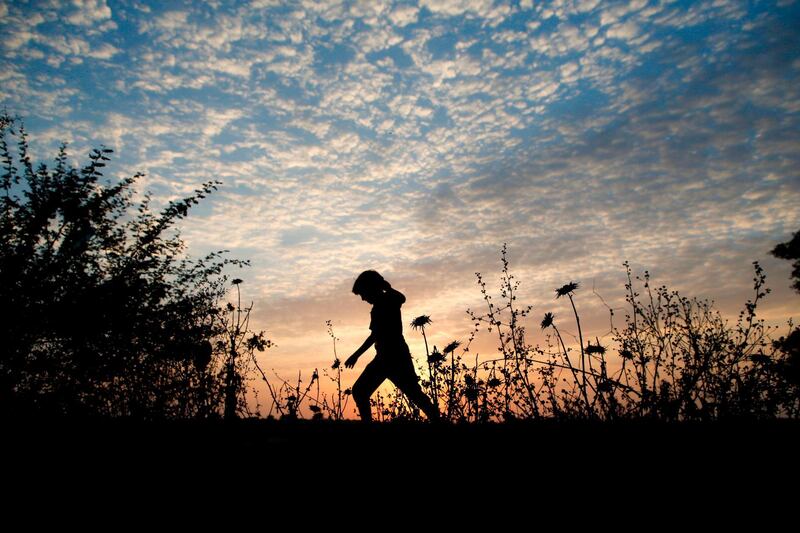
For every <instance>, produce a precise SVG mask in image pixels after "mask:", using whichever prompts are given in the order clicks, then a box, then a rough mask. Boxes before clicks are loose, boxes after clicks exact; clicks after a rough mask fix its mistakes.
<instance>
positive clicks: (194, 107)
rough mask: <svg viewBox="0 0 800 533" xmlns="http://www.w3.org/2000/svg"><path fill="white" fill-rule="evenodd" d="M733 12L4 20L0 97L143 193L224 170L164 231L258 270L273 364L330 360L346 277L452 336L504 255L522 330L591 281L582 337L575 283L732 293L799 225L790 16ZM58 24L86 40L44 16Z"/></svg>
mask: <svg viewBox="0 0 800 533" xmlns="http://www.w3.org/2000/svg"><path fill="white" fill-rule="evenodd" d="M737 4H738V3H736V2H733V3H724V4H721V3H719V2H695V3H691V5H682V4H678V3H666V4H654V3H648V2H628V3H614V4H607V3H602V2H597V1H596V0H592V1H583V2H577V1H554V2H551V3H548V4H547V5H544V4H540V3H527V2H521V3H520V4H519V9H518V8H517V7H516V6H515V5H514V4H506V3H503V2H492V1H485V2H468V1H451V2H422V3H421V4H420V6H419V8H417V7H415V6H413V5H409V4H408V3H394V4H390V3H381V4H377V3H374V2H366V3H363V4H353V3H344V2H328V3H320V2H300V3H286V2H272V1H269V2H265V1H259V2H255V3H251V4H244V3H242V4H235V5H234V4H230V5H225V6H219V7H220V9H217V8H216V7H215V6H211V5H210V6H206V7H204V8H203V9H199V8H194V7H185V8H182V9H180V10H174V9H170V8H167V9H166V10H165V8H163V7H162V6H160V5H157V4H156V3H148V4H139V5H136V6H133V7H129V6H127V5H124V4H120V5H119V7H118V8H117V7H116V5H117V4H114V6H115V7H114V12H113V13H112V14H110V15H109V16H108V17H106V16H105V15H104V14H103V13H105V11H104V9H103V6H105V4H104V3H102V2H94V3H85V4H82V5H81V6H80V7H81V10H77V8H76V7H75V6H72V5H65V6H63V9H61V10H57V11H56V10H45V9H42V10H41V12H33V11H36V9H35V8H33V7H32V6H29V5H27V4H26V5H22V4H10V5H9V7H8V15H7V17H4V18H6V19H7V20H10V21H12V22H9V24H10V23H13V24H19V30H18V31H17V32H12V33H9V32H7V33H8V35H9V37H8V38H7V39H6V40H5V41H4V45H3V46H4V50H5V51H6V60H5V61H4V62H3V63H2V65H0V80H2V84H0V86H1V87H2V89H1V92H0V95H1V96H2V103H3V104H4V105H7V106H8V107H9V109H10V110H13V111H18V112H19V113H20V114H23V115H26V116H29V117H31V119H32V120H33V122H34V124H36V129H37V130H38V131H36V132H35V135H34V136H35V137H37V139H38V140H37V141H35V142H36V143H40V144H41V146H38V145H37V150H41V153H50V152H48V150H46V149H45V147H46V146H49V147H50V148H52V147H54V146H57V142H58V141H59V140H61V139H64V140H68V141H70V142H71V143H73V144H72V146H73V148H74V150H75V154H76V157H80V156H82V155H83V154H85V153H87V152H88V150H89V148H90V147H91V146H94V145H97V144H99V143H101V142H102V143H106V144H109V145H112V146H113V147H114V148H115V149H118V152H117V154H116V156H115V157H118V158H119V159H115V161H114V162H113V164H112V166H113V167H114V171H113V172H115V173H116V174H115V175H120V176H121V175H130V174H132V173H133V172H135V171H136V170H145V171H146V172H147V176H146V177H145V178H144V179H143V180H142V183H141V186H142V187H143V188H149V189H152V190H154V191H155V192H156V197H157V198H158V199H161V200H164V201H166V199H168V198H174V197H179V196H181V195H184V194H187V193H189V192H191V191H192V190H193V189H194V188H195V187H196V186H197V184H198V183H200V182H202V181H206V180H208V179H213V178H219V179H222V180H223V181H224V186H223V187H222V190H220V191H219V192H218V193H217V194H215V195H212V197H210V198H209V199H208V201H207V203H206V205H204V206H202V207H201V208H199V209H198V210H197V212H196V213H195V214H193V216H191V217H189V218H188V219H187V220H186V221H185V225H183V226H182V229H183V235H184V236H185V238H186V239H187V242H188V243H189V249H190V252H191V253H192V254H195V255H199V254H201V253H203V252H205V251H211V250H216V249H223V248H229V249H231V250H232V251H233V255H235V256H240V257H248V258H250V259H251V260H252V263H253V267H252V268H251V269H249V270H247V271H245V272H243V273H242V274H241V276H240V277H244V278H246V280H245V281H246V284H245V285H244V287H245V288H246V291H247V293H248V297H250V298H251V299H254V300H256V301H257V302H258V304H257V306H256V309H257V310H258V313H257V318H258V323H259V324H260V325H263V327H265V328H267V329H268V331H269V330H271V331H274V332H275V334H276V335H277V336H278V338H277V339H276V340H277V341H278V344H279V347H280V351H279V352H275V354H271V355H270V357H276V358H278V359H280V358H285V359H280V360H279V361H277V362H276V364H278V365H279V366H280V365H285V367H286V368H292V367H297V366H302V365H305V364H312V363H316V362H319V361H323V360H325V358H326V357H327V356H326V355H324V354H327V353H328V345H327V343H328V341H329V338H328V337H327V334H326V332H325V327H324V321H325V320H326V319H329V318H332V319H335V321H336V327H337V329H338V330H341V332H342V337H343V338H344V339H346V341H345V342H346V343H349V344H347V345H348V346H350V345H353V346H357V345H358V344H359V343H360V342H361V341H363V338H360V337H363V334H364V333H365V327H366V323H365V322H366V318H365V317H366V315H367V313H368V306H365V304H363V302H360V301H359V300H358V299H357V298H354V297H353V298H350V294H349V290H350V285H351V284H352V281H353V279H354V276H355V275H357V274H358V273H359V272H360V271H362V270H364V269H367V268H376V269H378V270H379V271H381V272H384V273H385V274H386V275H387V277H389V279H391V281H392V283H393V284H396V286H397V287H399V288H401V290H403V291H404V292H405V293H406V294H407V296H408V297H409V300H408V305H407V307H404V319H406V321H408V320H410V318H413V316H412V315H413V314H415V313H416V314H423V313H425V314H432V316H434V320H435V325H436V328H435V331H434V330H432V332H431V334H432V335H433V336H434V337H435V342H437V343H444V342H449V341H450V340H452V339H453V338H463V337H464V336H465V335H466V334H467V333H468V331H469V329H470V325H469V322H468V321H467V320H466V314H465V313H464V310H465V309H466V307H473V308H477V307H478V306H480V305H483V304H482V302H481V298H480V292H479V290H478V288H477V286H476V284H475V272H476V271H481V272H484V273H486V274H487V275H488V276H490V278H489V282H490V283H491V284H492V285H494V284H496V283H495V282H496V278H497V276H498V268H499V250H500V246H501V245H502V243H503V242H508V243H509V250H510V252H509V253H510V257H511V259H512V266H513V268H514V271H515V272H516V273H517V274H518V277H519V279H521V280H522V281H523V287H524V288H523V289H522V290H523V295H524V296H525V298H526V299H529V300H530V301H531V302H532V303H534V305H536V306H537V308H536V309H537V311H538V310H542V311H543V310H551V309H552V310H554V311H556V313H557V314H559V315H561V316H563V317H566V316H569V310H567V309H561V308H560V307H558V306H559V305H561V304H560V302H554V300H553V298H552V291H553V288H554V287H556V286H559V285H560V284H563V283H565V282H566V281H569V280H570V279H576V280H578V281H582V282H585V285H584V286H585V287H586V289H587V290H586V291H585V292H584V293H583V294H585V296H583V295H582V300H581V305H582V306H584V305H585V306H587V309H589V310H592V313H590V314H594V313H595V311H597V316H600V317H601V318H599V319H594V318H589V317H587V321H588V322H589V323H591V324H592V327H593V328H595V331H597V332H598V333H599V334H602V333H603V332H602V331H600V330H601V329H602V328H606V329H607V323H606V322H605V321H606V319H607V317H606V316H605V315H603V314H602V309H601V307H602V306H599V303H598V301H596V298H595V297H594V296H593V295H592V294H591V291H590V290H589V287H591V284H592V282H593V281H594V282H595V286H596V288H597V290H598V292H599V293H601V294H602V295H603V297H604V298H606V299H607V300H608V301H612V300H614V299H615V298H618V297H619V296H620V294H621V293H620V290H621V287H622V284H623V283H624V279H623V275H624V272H623V271H622V270H621V267H620V263H621V262H622V261H623V260H625V259H630V260H631V261H633V262H634V264H635V266H636V268H637V269H641V268H650V269H651V271H653V272H654V274H657V275H658V279H659V281H660V282H663V283H667V284H669V285H675V286H676V287H678V288H681V289H685V290H686V291H688V292H689V293H690V294H692V293H698V292H702V293H704V294H708V295H711V296H715V295H716V294H719V295H720V297H721V298H723V299H725V301H726V302H728V301H730V302H732V301H734V300H735V299H736V298H735V296H739V295H743V294H745V292H746V291H748V290H749V288H748V287H747V282H748V280H749V279H750V274H749V272H748V271H747V270H748V268H749V264H750V261H751V260H753V259H763V258H764V257H765V255H766V250H765V249H764V248H765V245H764V243H769V242H777V241H778V240H779V239H785V238H786V236H787V235H788V234H789V233H790V232H791V231H793V230H794V229H796V226H797V225H798V224H800V219H798V215H797V211H796V209H795V208H794V205H795V204H796V203H797V201H798V199H800V198H799V197H800V190H799V189H800V188H799V187H798V185H797V184H798V183H800V176H799V175H798V171H797V168H800V165H799V164H798V163H800V161H798V153H800V150H798V148H799V147H800V138H799V137H798V134H797V132H798V131H800V128H798V127H797V126H798V113H800V90H799V89H797V87H800V83H797V81H798V77H800V66H799V64H798V61H797V58H796V53H795V51H796V50H797V45H798V42H797V40H798V38H797V32H796V31H794V27H795V26H796V24H795V21H796V20H797V11H796V8H794V7H791V6H789V7H786V8H781V9H782V11H776V12H774V13H773V12H771V11H770V12H768V11H769V10H766V11H764V12H763V13H759V14H748V13H747V12H745V11H743V10H742V9H741V5H737ZM3 5H5V4H3ZM776 9H777V8H776ZM76 13H81V15H80V17H82V18H81V20H89V18H90V17H91V16H95V17H96V23H95V24H93V25H80V24H79V23H77V22H76V23H75V24H71V25H68V26H66V28H68V30H66V29H64V28H65V26H58V25H55V24H43V22H45V21H48V22H53V21H55V20H56V18H57V17H58V16H62V17H63V18H66V17H68V16H70V15H75V16H78V15H76ZM90 13H95V15H90ZM112 15H113V18H109V17H111V16H112ZM103 17H104V18H103ZM76 20H78V19H76ZM710 20H714V21H715V23H714V24H708V25H704V24H702V23H703V22H707V21H710ZM109 22H113V23H114V24H116V25H117V26H118V27H117V28H114V27H113V26H111V25H109V26H108V27H107V29H104V30H103V31H99V30H98V29H99V28H100V26H101V25H102V24H104V23H105V24H107V23H109ZM3 23H5V21H3ZM95 26H97V27H95ZM678 27H682V28H692V31H679V32H678V31H675V28H678ZM95 30H98V31H95ZM437 43H438V44H441V43H445V44H446V45H447V46H444V47H440V48H444V49H445V51H444V52H441V50H439V48H437ZM111 60H113V61H111ZM77 61H81V62H82V63H81V64H80V65H79V64H76V62H77ZM766 261H769V260H768V259H766ZM765 264H769V265H771V268H775V269H778V268H780V267H779V263H776V262H771V263H770V262H767V263H765ZM237 275H239V274H238V273H237ZM781 275H784V277H785V276H786V275H788V273H787V272H782V273H781ZM778 277H779V276H777V275H776V280H777V279H778ZM785 285H788V284H785ZM715 288H716V289H715ZM715 290H716V293H715ZM776 292H777V291H776ZM788 294H789V293H788V289H787V291H786V292H785V293H780V294H776V295H775V296H777V299H776V302H777V303H776V304H775V305H776V307H775V308H774V309H783V308H786V306H787V303H786V302H788V301H789V300H788ZM598 306H599V307H598ZM781 306H783V307H781ZM730 309H732V307H731V308H730ZM775 313H776V316H777V313H778V311H775ZM565 320H566V319H565ZM534 329H535V328H534ZM409 339H411V340H410V342H411V343H412V349H413V350H414V351H415V352H416V353H419V351H420V350H422V349H424V347H421V345H420V343H419V340H420V339H419V338H418V337H415V336H412V335H411V334H409ZM478 346H479V347H480V350H481V353H490V352H491V350H492V349H493V348H492V346H493V341H491V340H482V341H480V343H479V344H478Z"/></svg>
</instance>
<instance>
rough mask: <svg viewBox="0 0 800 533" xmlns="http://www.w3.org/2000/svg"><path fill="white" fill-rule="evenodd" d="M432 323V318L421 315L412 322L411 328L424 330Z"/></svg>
mask: <svg viewBox="0 0 800 533" xmlns="http://www.w3.org/2000/svg"><path fill="white" fill-rule="evenodd" d="M430 323H431V317H430V316H428V315H420V316H418V317H417V318H415V319H414V320H412V321H411V327H412V328H413V329H419V328H424V327H425V326H427V325H428V324H430Z"/></svg>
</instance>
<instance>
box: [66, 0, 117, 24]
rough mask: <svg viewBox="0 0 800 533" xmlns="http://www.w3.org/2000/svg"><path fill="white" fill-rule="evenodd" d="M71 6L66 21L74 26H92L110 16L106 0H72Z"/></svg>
mask: <svg viewBox="0 0 800 533" xmlns="http://www.w3.org/2000/svg"><path fill="white" fill-rule="evenodd" d="M72 6H73V8H72V9H71V10H70V12H69V14H68V15H67V16H66V21H67V22H69V23H70V24H74V25H76V26H92V25H94V24H97V23H98V22H101V21H104V20H107V19H110V18H111V8H110V7H108V4H107V3H106V0H72Z"/></svg>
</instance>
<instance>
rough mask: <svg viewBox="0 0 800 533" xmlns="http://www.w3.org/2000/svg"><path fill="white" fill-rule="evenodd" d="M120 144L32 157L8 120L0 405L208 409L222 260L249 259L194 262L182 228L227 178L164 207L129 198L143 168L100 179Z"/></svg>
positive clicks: (174, 411)
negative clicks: (38, 159) (74, 162)
mask: <svg viewBox="0 0 800 533" xmlns="http://www.w3.org/2000/svg"><path fill="white" fill-rule="evenodd" d="M11 140H13V141H15V142H16V145H17V147H16V150H15V152H16V153H15V154H14V153H12V152H14V150H12V148H10V147H9V142H10V141H11ZM111 152H112V151H111V150H109V149H107V148H103V147H101V148H100V149H95V150H93V151H92V152H91V154H90V155H89V162H88V164H87V165H86V166H84V167H83V168H80V169H77V168H73V167H72V166H71V165H70V164H69V163H68V159H67V150H66V145H62V146H61V148H60V150H59V152H58V156H57V157H56V159H55V164H54V166H53V168H48V167H47V166H46V165H45V164H40V165H38V166H34V164H33V162H32V161H31V158H30V153H29V149H28V141H27V135H26V133H25V130H24V127H23V126H22V125H21V124H20V122H19V121H18V120H17V119H14V118H11V117H9V116H8V115H7V114H6V113H3V115H2V117H0V157H1V158H2V162H1V164H2V169H0V172H2V175H1V176H0V196H2V197H1V198H0V206H1V207H0V209H1V211H2V212H0V239H2V241H1V242H0V302H2V306H3V312H2V320H0V346H2V352H1V355H0V410H4V411H6V412H27V413H29V412H32V411H35V412H37V413H42V412H44V413H51V414H53V413H58V414H102V415H129V416H137V417H144V418H152V417H175V416H210V415H212V414H213V413H217V412H219V410H220V409H219V407H220V405H221V400H222V397H223V396H224V394H223V392H224V391H223V387H222V386H221V385H220V381H221V380H220V375H219V374H220V372H219V368H218V367H219V364H218V360H219V359H220V356H219V355H218V354H216V353H215V350H214V347H213V346H214V345H213V344H212V342H211V340H212V339H213V338H214V337H215V336H217V335H219V334H221V331H220V329H221V326H220V321H219V320H218V319H217V317H218V316H219V313H220V309H219V307H218V301H219V299H220V298H221V297H222V296H223V294H224V292H225V277H224V276H222V275H221V271H222V269H223V267H224V266H225V265H226V264H238V265H239V266H242V265H245V264H247V262H246V261H238V260H231V259H223V258H222V254H223V253H224V251H220V252H214V253H211V254H209V255H207V256H206V257H204V258H202V259H199V260H189V259H186V258H185V257H184V256H183V252H184V248H185V245H184V243H183V241H182V240H181V239H180V236H179V234H178V232H177V231H175V230H174V225H175V224H176V222H177V221H179V220H180V219H182V218H183V217H185V216H186V215H187V213H188V211H189V209H190V208H191V207H192V206H193V205H195V204H197V203H198V201H199V200H201V199H203V198H205V197H206V195H208V194H209V193H210V192H212V191H213V190H215V189H216V188H217V185H218V184H219V182H217V181H209V182H206V183H204V184H203V185H201V186H200V187H199V188H198V189H197V190H195V191H194V193H193V194H192V195H190V196H188V197H187V198H184V199H182V200H178V201H171V202H169V203H168V204H167V205H166V206H165V207H164V208H163V209H161V210H160V211H158V212H156V211H154V210H153V209H152V207H151V203H152V201H151V197H150V195H149V194H147V195H145V197H144V199H143V200H142V201H141V202H139V203H138V204H136V205H134V202H133V201H132V196H133V194H134V190H133V185H134V183H135V182H136V180H137V179H138V178H140V177H141V176H142V174H136V175H135V176H133V177H129V178H125V179H122V180H121V181H119V182H118V183H111V181H110V180H106V179H104V178H103V173H102V170H103V168H104V167H105V165H106V162H107V161H108V160H109V157H108V156H109V154H111ZM101 180H102V181H104V183H101ZM134 207H135V210H134V209H133V208H134Z"/></svg>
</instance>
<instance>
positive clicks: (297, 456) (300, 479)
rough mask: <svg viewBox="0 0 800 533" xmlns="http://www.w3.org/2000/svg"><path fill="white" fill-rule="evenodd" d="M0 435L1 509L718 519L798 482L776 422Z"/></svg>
mask: <svg viewBox="0 0 800 533" xmlns="http://www.w3.org/2000/svg"><path fill="white" fill-rule="evenodd" d="M5 427H6V428H7V431H5V432H4V434H3V436H2V448H0V452H2V455H1V457H2V458H3V463H4V468H3V477H2V483H3V487H4V493H5V494H10V495H11V497H10V499H9V498H8V497H6V500H5V505H6V506H11V507H13V503H11V504H10V503H9V501H10V502H14V501H15V497H17V496H22V497H23V499H24V500H26V501H27V500H28V499H29V498H30V497H31V496H35V498H38V499H43V500H45V501H52V499H53V498H56V499H58V500H64V499H67V500H70V501H71V499H72V498H77V499H78V500H80V501H84V502H90V503H92V504H93V505H94V504H96V502H97V501H106V502H107V501H108V499H109V498H110V499H111V500H113V501H116V502H117V503H119V502H127V501H129V500H130V499H132V498H133V499H135V500H136V501H139V502H140V501H141V498H143V497H145V498H146V499H147V501H149V502H150V503H151V504H152V503H153V502H157V503H158V504H160V505H166V506H168V507H169V508H170V509H172V505H173V503H174V502H176V501H178V500H179V499H180V498H190V499H191V500H193V502H194V505H196V504H197V502H198V501H200V502H205V501H206V500H207V499H208V498H210V500H208V501H209V502H210V501H213V502H216V501H217V499H218V498H220V497H223V498H224V497H226V496H227V497H236V498H242V497H244V498H248V499H249V498H255V499H256V500H257V501H260V502H261V503H258V504H256V505H257V506H260V505H262V504H264V502H266V501H267V500H268V501H269V502H270V505H272V506H273V507H274V506H275V505H277V506H278V507H279V508H280V506H281V505H289V506H291V505H296V504H298V503H301V502H305V503H309V504H311V502H313V503H314V505H321V506H325V505H331V506H333V507H332V509H337V508H338V507H337V506H344V507H342V509H344V508H345V507H346V508H348V509H351V510H350V511H348V512H353V511H352V508H351V506H352V505H360V504H357V503H356V501H362V500H365V499H366V500H369V499H372V500H373V501H395V500H397V499H398V498H401V499H402V500H403V501H406V500H407V501H409V502H411V501H413V502H418V503H419V504H420V505H428V504H442V503H443V502H447V501H451V502H456V503H454V505H466V509H472V510H473V511H475V512H480V513H487V512H489V513H490V512H494V511H495V510H497V511H498V512H501V510H500V508H499V507H498V508H497V509H495V506H496V505H498V506H501V507H502V506H508V505H512V503H513V505H514V506H519V505H522V506H528V505H534V503H532V502H538V503H536V505H537V506H538V505H542V503H541V502H550V503H548V504H547V505H551V504H552V505H559V506H562V507H563V506H564V505H567V506H571V505H572V504H575V505H578V506H579V507H580V506H584V505H585V504H586V501H587V499H589V500H591V501H595V500H597V501H602V502H606V504H605V505H609V504H612V505H617V506H618V507H619V509H624V508H627V507H628V506H630V505H639V506H640V510H641V505H642V504H646V505H656V506H657V505H661V504H660V503H658V502H662V503H666V502H670V505H673V506H678V507H680V508H681V510H682V511H681V512H683V511H686V510H687V509H694V508H699V509H702V510H703V511H711V510H714V509H716V507H714V506H713V505H716V504H713V505H712V501H717V500H720V501H722V502H724V503H722V505H724V506H726V507H725V508H726V509H727V511H725V512H726V513H730V512H734V511H736V512H739V511H742V512H747V513H752V512H756V513H770V514H769V516H776V515H775V512H776V510H778V509H782V510H791V509H794V507H795V505H796V502H797V499H798V498H797V496H798V491H797V489H796V487H797V485H798V479H800V478H799V477H798V474H800V468H798V457H799V455H800V438H799V437H800V423H798V422H797V421H786V420H778V421H764V422H752V421H750V422H736V421H730V422H724V423H723V422H719V423H707V424H689V423H681V424H678V423H676V424H664V423H645V422H626V423H588V422H569V423H568V422H554V421H541V422H530V423H514V424H491V425H481V426H478V425H464V426H446V425H443V426H432V425H429V424H411V423H386V424H373V425H363V424H361V423H359V422H328V421H302V420H301V421H293V422H286V421H270V420H240V421H235V422H233V423H225V422H221V421H219V422H192V421H172V422H147V423H145V422H135V421H131V420H80V421H79V420H50V421H44V420H39V421H36V422H31V421H24V422H21V421H19V420H16V421H7V423H6V424H5ZM287 502H289V503H287ZM637 502H638V504H637ZM125 505H127V504H125ZM209 505H211V503H209ZM687 506H688V507H687ZM698 506H699V507H698ZM312 507H313V505H312ZM259 508H260V507H259ZM288 508H289V507H287V509H288ZM537 508H538V507H537ZM531 509H533V508H531ZM646 509H649V507H646ZM332 512H333V511H332ZM648 512H649V511H648ZM664 512H667V511H665V510H664V509H662V510H660V511H659V513H664ZM687 512H688V511H687ZM302 516H303V513H300V517H302ZM731 516H732V515H731ZM759 516H760V515H759ZM651 520H652V517H651Z"/></svg>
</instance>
